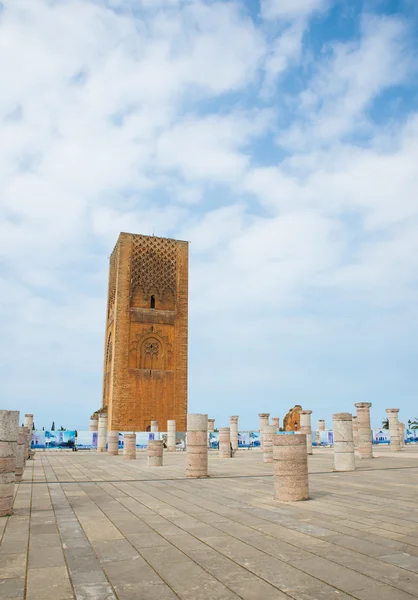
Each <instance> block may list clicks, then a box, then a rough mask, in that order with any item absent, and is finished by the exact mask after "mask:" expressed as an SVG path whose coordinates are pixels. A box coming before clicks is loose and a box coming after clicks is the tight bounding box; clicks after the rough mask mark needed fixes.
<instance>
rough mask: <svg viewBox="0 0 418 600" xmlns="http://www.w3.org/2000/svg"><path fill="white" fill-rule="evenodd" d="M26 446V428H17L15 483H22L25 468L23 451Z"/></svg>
mask: <svg viewBox="0 0 418 600" xmlns="http://www.w3.org/2000/svg"><path fill="white" fill-rule="evenodd" d="M26 444H27V433H26V427H19V428H18V434H17V445H16V469H15V482H16V483H19V482H20V481H22V477H23V470H24V468H25V451H26Z"/></svg>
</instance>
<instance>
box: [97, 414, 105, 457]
mask: <svg viewBox="0 0 418 600" xmlns="http://www.w3.org/2000/svg"><path fill="white" fill-rule="evenodd" d="M106 436H107V415H99V428H98V434H97V452H106Z"/></svg>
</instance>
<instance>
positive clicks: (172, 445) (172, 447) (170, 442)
mask: <svg viewBox="0 0 418 600" xmlns="http://www.w3.org/2000/svg"><path fill="white" fill-rule="evenodd" d="M167 451H168V452H175V451H176V422H175V421H174V420H171V421H167Z"/></svg>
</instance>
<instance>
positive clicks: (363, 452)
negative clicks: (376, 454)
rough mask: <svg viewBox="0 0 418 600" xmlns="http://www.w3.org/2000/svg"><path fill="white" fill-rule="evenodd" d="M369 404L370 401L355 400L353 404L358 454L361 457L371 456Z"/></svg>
mask: <svg viewBox="0 0 418 600" xmlns="http://www.w3.org/2000/svg"><path fill="white" fill-rule="evenodd" d="M371 405H372V404H371V402H357V403H356V404H355V405H354V406H355V407H356V409H357V424H358V454H359V457H360V458H362V459H364V458H373V446H372V430H371V426H370V407H371Z"/></svg>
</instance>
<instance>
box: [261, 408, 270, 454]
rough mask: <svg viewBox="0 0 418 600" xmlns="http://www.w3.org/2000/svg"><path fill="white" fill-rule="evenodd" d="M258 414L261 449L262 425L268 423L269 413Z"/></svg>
mask: <svg viewBox="0 0 418 600" xmlns="http://www.w3.org/2000/svg"><path fill="white" fill-rule="evenodd" d="M258 416H259V419H260V448H261V450H263V432H264V427H265V426H266V425H268V424H269V418H270V414H269V413H260V414H259V415H258Z"/></svg>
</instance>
